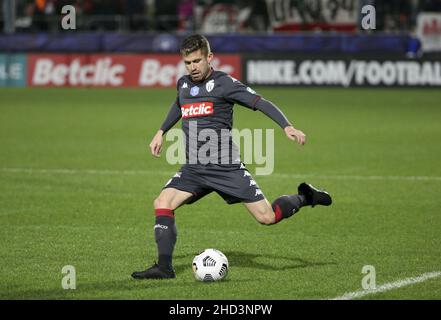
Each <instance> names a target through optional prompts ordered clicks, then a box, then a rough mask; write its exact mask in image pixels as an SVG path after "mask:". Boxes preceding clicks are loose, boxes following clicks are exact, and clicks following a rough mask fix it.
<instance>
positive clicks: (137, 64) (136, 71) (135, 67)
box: [27, 54, 241, 88]
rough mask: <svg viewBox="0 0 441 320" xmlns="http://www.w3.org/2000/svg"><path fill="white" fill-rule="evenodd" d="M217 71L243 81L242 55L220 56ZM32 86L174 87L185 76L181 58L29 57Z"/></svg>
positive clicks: (106, 56)
mask: <svg viewBox="0 0 441 320" xmlns="http://www.w3.org/2000/svg"><path fill="white" fill-rule="evenodd" d="M212 65H213V67H214V68H215V69H216V70H221V71H224V72H227V73H230V74H232V75H234V76H235V77H238V78H240V77H241V64H240V56H239V55H217V56H216V58H215V59H214V60H213V62H212ZM28 71H29V72H28V78H27V82H28V84H29V85H30V86H61V87H84V86H87V87H172V88H175V86H176V82H177V80H178V79H179V78H180V77H181V76H183V75H184V74H186V70H185V66H184V63H183V62H182V58H181V56H180V55H174V54H164V55H148V54H145V55H144V54H30V55H28Z"/></svg>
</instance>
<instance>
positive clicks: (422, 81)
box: [245, 58, 441, 87]
mask: <svg viewBox="0 0 441 320" xmlns="http://www.w3.org/2000/svg"><path fill="white" fill-rule="evenodd" d="M245 81H246V82H247V83H248V84H250V85H303V86H343V87H349V86H441V62H440V61H436V60H433V61H431V60H399V59H397V60H392V59H391V60H383V61H379V60H375V59H353V60H350V59H336V60H331V59H326V58H323V59H320V58H317V59H301V58H298V59H289V60H288V59H286V60H284V59H274V60H267V59H248V61H247V62H246V77H245Z"/></svg>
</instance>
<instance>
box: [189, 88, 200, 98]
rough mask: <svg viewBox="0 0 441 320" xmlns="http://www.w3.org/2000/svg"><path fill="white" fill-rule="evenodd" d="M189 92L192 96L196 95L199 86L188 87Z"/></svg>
mask: <svg viewBox="0 0 441 320" xmlns="http://www.w3.org/2000/svg"><path fill="white" fill-rule="evenodd" d="M190 94H191V95H192V96H193V97H194V96H197V95H198V94H199V87H192V88H191V89H190Z"/></svg>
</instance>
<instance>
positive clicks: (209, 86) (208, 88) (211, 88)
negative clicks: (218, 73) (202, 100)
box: [205, 80, 214, 92]
mask: <svg viewBox="0 0 441 320" xmlns="http://www.w3.org/2000/svg"><path fill="white" fill-rule="evenodd" d="M213 88H214V80H210V81H208V82H207V84H206V85H205V89H207V92H211V90H213Z"/></svg>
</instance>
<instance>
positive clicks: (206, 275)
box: [193, 249, 228, 281]
mask: <svg viewBox="0 0 441 320" xmlns="http://www.w3.org/2000/svg"><path fill="white" fill-rule="evenodd" d="M193 273H194V276H195V277H196V279H197V280H200V281H218V280H222V279H224V278H225V277H226V276H227V273H228V259H227V257H226V256H225V255H224V254H223V253H222V252H220V251H219V250H216V249H206V250H204V251H202V252H201V253H200V254H198V255H197V256H196V257H194V259H193Z"/></svg>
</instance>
